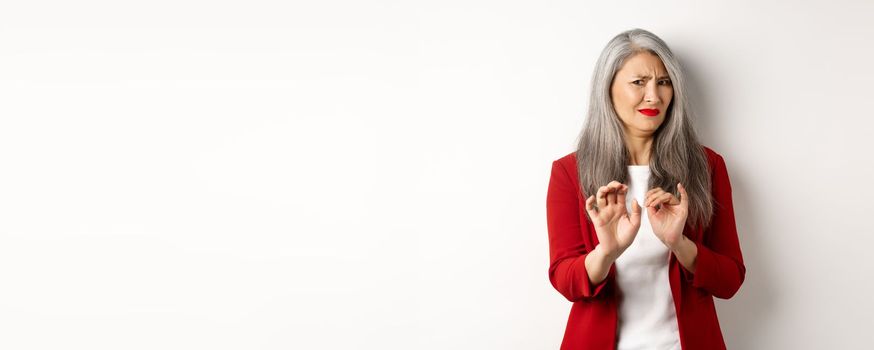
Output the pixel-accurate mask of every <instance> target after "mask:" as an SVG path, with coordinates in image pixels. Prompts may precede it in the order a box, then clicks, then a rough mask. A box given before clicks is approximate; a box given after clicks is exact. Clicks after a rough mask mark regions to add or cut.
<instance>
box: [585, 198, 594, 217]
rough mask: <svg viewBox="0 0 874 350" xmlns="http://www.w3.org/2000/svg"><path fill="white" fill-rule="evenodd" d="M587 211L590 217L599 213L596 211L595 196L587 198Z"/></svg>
mask: <svg viewBox="0 0 874 350" xmlns="http://www.w3.org/2000/svg"><path fill="white" fill-rule="evenodd" d="M586 211H587V212H589V216H595V215H596V214H597V212H596V211H595V196H594V195H592V196H589V198H586Z"/></svg>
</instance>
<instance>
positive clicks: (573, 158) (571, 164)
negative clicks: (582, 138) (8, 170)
mask: <svg viewBox="0 0 874 350" xmlns="http://www.w3.org/2000/svg"><path fill="white" fill-rule="evenodd" d="M552 163H553V164H556V165H561V166H563V167H565V168H576V167H577V152H576V151H574V152H571V153H568V154H566V155H564V156H562V157H561V158H558V159H556V160H554V161H553V162H552Z"/></svg>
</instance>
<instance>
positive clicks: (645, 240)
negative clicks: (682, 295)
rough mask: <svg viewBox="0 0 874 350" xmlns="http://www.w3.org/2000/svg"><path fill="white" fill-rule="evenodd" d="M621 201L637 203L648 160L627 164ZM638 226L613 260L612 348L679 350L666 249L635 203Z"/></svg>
mask: <svg viewBox="0 0 874 350" xmlns="http://www.w3.org/2000/svg"><path fill="white" fill-rule="evenodd" d="M628 174H629V178H630V181H629V182H630V183H629V184H628V194H627V195H626V197H625V199H626V206H627V207H628V212H629V214H630V213H631V200H632V199H635V198H636V199H637V203H638V204H639V205H641V207H642V206H643V201H644V199H645V197H644V196H645V195H646V191H647V190H648V182H649V176H650V169H649V165H629V166H628ZM641 209H642V210H643V211H642V212H641V220H640V230H638V231H637V236H636V237H635V238H634V242H632V243H631V246H629V247H628V249H626V250H625V252H623V253H622V255H620V256H619V258H617V259H616V261H615V262H614V264H616V282H617V283H618V286H619V327H618V330H617V332H618V334H617V338H618V344H617V347H616V348H617V350H631V349H659V350H679V349H680V332H679V330H678V328H677V327H678V326H677V314H676V310H675V309H674V297H673V295H672V294H671V284H670V280H669V279H668V262H669V259H670V251H669V250H668V247H667V246H665V244H664V243H662V241H661V240H659V238H658V237H656V236H655V234H654V233H653V232H652V226H651V225H650V223H649V217H648V216H647V212H646V208H641Z"/></svg>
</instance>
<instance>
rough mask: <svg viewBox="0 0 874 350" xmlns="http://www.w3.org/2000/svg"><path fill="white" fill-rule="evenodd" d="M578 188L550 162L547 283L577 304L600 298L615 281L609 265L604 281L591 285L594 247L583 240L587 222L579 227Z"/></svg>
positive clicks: (564, 171) (587, 228) (612, 269)
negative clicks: (590, 261)
mask: <svg viewBox="0 0 874 350" xmlns="http://www.w3.org/2000/svg"><path fill="white" fill-rule="evenodd" d="M580 209H581V208H580V202H579V197H578V195H577V189H576V187H575V185H574V182H573V181H572V179H571V176H570V175H569V173H568V171H567V169H565V168H564V166H563V165H562V164H561V163H560V162H558V161H554V162H553V163H552V174H551V175H550V178H549V189H548V191H547V195H546V219H547V229H548V231H549V281H550V282H551V283H552V286H553V287H554V288H555V289H556V290H558V292H559V293H561V295H563V296H564V297H565V298H566V299H567V300H569V301H572V302H576V301H580V300H584V299H591V298H595V297H598V296H599V295H603V293H602V290H603V289H604V286H606V285H607V284H608V282H609V281H610V280H611V279H612V278H614V277H613V276H614V275H615V268H614V266H613V265H610V271H609V273H608V275H607V278H605V279H604V281H601V283H598V284H597V285H596V284H592V283H591V281H589V274H588V272H587V271H586V256H587V255H588V252H590V251H591V250H592V249H593V248H594V247H591V246H589V245H588V244H586V243H585V241H584V240H583V237H584V236H583V235H589V234H590V233H589V227H590V226H589V225H588V223H583V224H581V222H580V221H581V220H585V219H584V218H581V217H580V213H581V212H580Z"/></svg>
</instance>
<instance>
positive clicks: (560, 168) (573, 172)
mask: <svg viewBox="0 0 874 350" xmlns="http://www.w3.org/2000/svg"><path fill="white" fill-rule="evenodd" d="M552 173H553V175H560V176H562V177H567V178H568V181H570V182H572V183H574V184H575V185H576V183H577V182H578V181H579V180H578V179H577V152H576V151H574V152H571V153H568V154H567V155H564V156H562V157H561V158H558V159H556V160H553V161H552Z"/></svg>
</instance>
